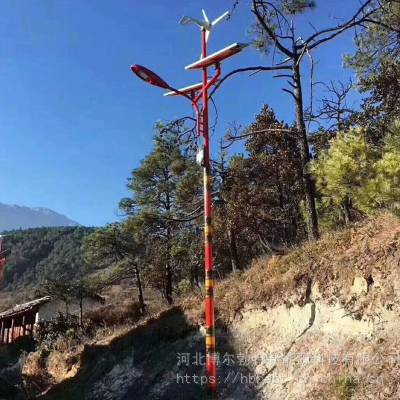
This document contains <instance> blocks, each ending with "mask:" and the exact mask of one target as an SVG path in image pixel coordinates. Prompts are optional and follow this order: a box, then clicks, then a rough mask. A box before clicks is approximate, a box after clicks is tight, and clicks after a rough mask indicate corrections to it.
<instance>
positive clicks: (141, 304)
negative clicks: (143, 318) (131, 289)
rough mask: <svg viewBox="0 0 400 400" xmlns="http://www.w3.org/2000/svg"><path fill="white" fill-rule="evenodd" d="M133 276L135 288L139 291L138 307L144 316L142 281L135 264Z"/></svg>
mask: <svg viewBox="0 0 400 400" xmlns="http://www.w3.org/2000/svg"><path fill="white" fill-rule="evenodd" d="M135 275H136V286H137V288H138V291H139V296H138V299H139V305H140V312H141V313H142V314H144V312H145V309H146V304H145V303H144V297H143V287H142V280H141V279H140V272H139V268H138V266H137V265H136V264H135Z"/></svg>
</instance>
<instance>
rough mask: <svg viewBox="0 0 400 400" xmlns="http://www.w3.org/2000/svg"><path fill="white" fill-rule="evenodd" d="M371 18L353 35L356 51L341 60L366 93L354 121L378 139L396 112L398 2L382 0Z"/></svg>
mask: <svg viewBox="0 0 400 400" xmlns="http://www.w3.org/2000/svg"><path fill="white" fill-rule="evenodd" d="M381 5H382V7H381V9H380V11H379V13H378V15H376V17H375V20H378V21H379V24H376V23H372V22H367V23H366V24H364V26H363V28H362V29H361V30H360V31H359V32H358V34H357V36H356V41H355V42H356V52H355V53H354V54H353V55H348V56H346V58H345V61H346V63H347V65H348V66H350V67H351V68H353V69H354V70H355V71H356V72H357V75H358V78H359V83H358V88H359V90H360V91H361V93H366V94H368V96H367V97H366V98H365V100H364V103H363V112H362V113H360V114H359V116H358V118H357V120H358V122H359V123H360V124H362V125H363V126H365V127H369V128H373V132H372V133H374V136H375V140H376V141H377V142H379V141H380V142H382V139H383V137H384V136H385V135H386V134H387V129H388V127H389V126H390V121H391V120H393V119H394V118H397V117H398V116H399V113H400V102H399V97H398V92H399V89H400V78H399V76H400V75H399V72H400V46H399V40H398V38H399V30H400V4H399V2H398V1H393V0H384V1H382V2H381Z"/></svg>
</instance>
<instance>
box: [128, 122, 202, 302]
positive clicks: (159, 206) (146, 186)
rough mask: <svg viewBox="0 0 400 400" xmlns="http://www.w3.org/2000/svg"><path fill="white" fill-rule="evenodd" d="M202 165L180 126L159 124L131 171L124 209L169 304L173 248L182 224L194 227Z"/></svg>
mask: <svg viewBox="0 0 400 400" xmlns="http://www.w3.org/2000/svg"><path fill="white" fill-rule="evenodd" d="M200 178H201V175H200V169H199V167H198V166H197V165H196V163H195V162H194V160H193V158H192V157H191V155H190V154H187V152H186V148H185V147H184V146H183V143H182V141H181V135H180V132H179V131H175V130H168V129H165V127H164V126H161V125H159V126H158V133H157V134H156V136H155V140H154V150H153V151H152V152H151V153H150V154H149V155H148V156H147V157H146V158H145V159H144V160H143V161H142V164H141V166H140V167H139V168H137V169H135V170H133V171H132V176H131V177H130V178H129V181H128V189H129V190H130V191H132V194H133V196H132V198H128V199H123V200H122V201H121V203H120V207H121V209H122V210H123V211H124V212H125V213H126V214H127V215H129V216H130V218H129V222H128V224H129V226H130V228H131V229H132V230H133V231H135V232H136V234H137V236H138V240H141V241H142V242H143V243H144V244H145V248H146V257H147V260H148V261H149V263H150V267H151V268H150V270H151V273H152V274H151V276H150V277H149V279H150V281H151V282H152V283H153V285H154V286H156V287H157V288H158V289H160V290H161V292H162V294H163V296H164V297H165V299H166V300H167V302H168V303H169V304H171V303H172V301H173V296H172V294H173V293H172V292H173V282H174V280H175V278H177V277H178V276H179V270H178V269H179V268H178V266H179V265H178V263H177V261H176V259H174V257H173V251H174V248H176V246H179V245H178V244H177V243H179V241H180V237H181V234H182V232H183V230H182V229H184V228H186V229H189V231H190V229H194V221H196V219H197V218H198V217H199V215H201V196H200V193H201V184H200Z"/></svg>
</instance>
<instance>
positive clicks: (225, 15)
mask: <svg viewBox="0 0 400 400" xmlns="http://www.w3.org/2000/svg"><path fill="white" fill-rule="evenodd" d="M228 17H229V11H226V12H224V13H223V14H222V15H220V16H219V17H218V18H215V19H214V21H213V22H212V23H211V25H212V26H215V25H217V24H219V23H220V22H221V21H222V20H224V19H225V18H228Z"/></svg>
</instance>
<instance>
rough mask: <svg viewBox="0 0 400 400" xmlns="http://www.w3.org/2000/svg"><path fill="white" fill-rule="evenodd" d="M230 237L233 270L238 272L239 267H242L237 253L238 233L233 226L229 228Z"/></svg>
mask: <svg viewBox="0 0 400 400" xmlns="http://www.w3.org/2000/svg"><path fill="white" fill-rule="evenodd" d="M228 238H229V252H230V256H231V266H232V272H236V271H237V270H238V269H241V267H240V264H239V257H238V253H237V246H236V234H235V231H234V229H233V228H232V227H229V228H228Z"/></svg>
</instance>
